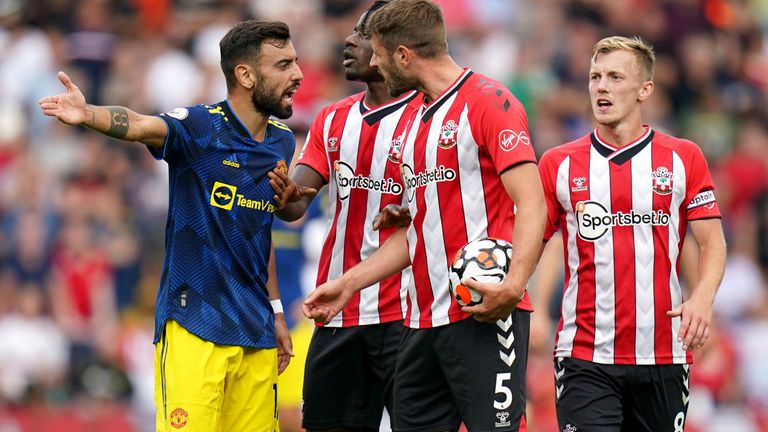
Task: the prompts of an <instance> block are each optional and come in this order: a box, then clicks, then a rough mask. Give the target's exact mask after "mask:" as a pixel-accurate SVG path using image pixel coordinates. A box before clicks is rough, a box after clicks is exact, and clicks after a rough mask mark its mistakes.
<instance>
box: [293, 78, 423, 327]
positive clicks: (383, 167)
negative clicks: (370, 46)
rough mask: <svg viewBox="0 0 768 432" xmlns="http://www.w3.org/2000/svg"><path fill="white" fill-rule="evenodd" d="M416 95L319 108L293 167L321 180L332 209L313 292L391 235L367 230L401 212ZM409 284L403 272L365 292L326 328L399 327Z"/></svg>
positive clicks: (360, 95)
mask: <svg viewBox="0 0 768 432" xmlns="http://www.w3.org/2000/svg"><path fill="white" fill-rule="evenodd" d="M416 94H417V93H416V92H411V93H408V94H406V95H403V96H401V97H400V98H397V99H395V100H393V101H390V102H389V103H387V104H384V105H381V106H379V107H377V108H376V109H369V108H368V107H366V106H365V103H364V102H363V97H364V96H365V93H358V94H356V95H353V96H350V97H347V98H346V99H343V100H341V101H339V102H336V103H334V104H331V105H329V106H327V107H325V108H323V110H322V111H320V114H318V116H317V117H316V118H315V121H314V122H313V123H312V126H311V127H310V130H309V136H308V137H307V141H306V143H305V145H304V148H303V149H302V152H301V155H300V156H299V159H298V161H297V163H298V164H303V165H306V166H308V167H310V168H312V169H313V170H315V171H317V172H318V173H319V174H320V175H321V176H322V177H323V179H324V180H325V182H326V183H328V184H329V188H328V194H329V198H330V202H331V203H332V204H331V205H330V212H329V214H328V224H327V227H326V234H325V240H324V244H323V249H322V255H321V256H320V263H319V268H318V272H317V284H318V285H321V284H323V283H325V282H327V281H330V280H334V279H337V278H339V277H340V276H341V274H342V273H343V272H345V271H347V270H349V269H350V268H352V267H354V266H355V265H356V264H357V263H359V262H360V261H362V260H364V259H365V258H367V257H368V256H370V255H371V254H372V253H373V252H375V251H376V249H378V248H379V246H381V245H382V244H384V242H385V241H386V240H387V238H388V237H389V236H390V235H391V234H392V232H394V228H390V229H384V230H379V231H373V230H372V229H371V225H372V224H373V219H374V218H375V217H376V215H378V214H379V212H380V211H381V209H383V208H384V207H385V206H386V205H388V204H402V194H403V185H402V183H401V181H400V179H401V177H400V173H399V153H400V149H401V143H402V138H403V133H404V131H405V127H406V125H407V119H408V118H409V117H410V113H411V112H413V111H415V110H416V109H417V108H418V106H419V102H418V101H415V99H416ZM395 155H396V156H395ZM331 173H333V174H334V175H333V176H331ZM410 281H411V273H410V269H407V270H405V271H403V272H402V273H398V274H395V275H392V276H390V277H388V278H386V279H384V280H382V281H381V282H379V283H376V284H374V285H372V286H370V287H367V288H364V289H363V290H361V291H359V292H358V293H356V294H355V296H354V297H353V298H352V300H350V302H349V303H348V304H347V306H346V307H345V308H344V310H342V312H341V313H339V314H338V315H336V317H334V319H333V320H332V321H331V322H330V323H328V324H326V326H328V327H350V326H358V325H366V324H378V323H385V322H390V321H396V320H402V319H403V317H404V313H405V304H404V301H405V300H404V297H405V288H406V286H407V285H408V284H409V283H410Z"/></svg>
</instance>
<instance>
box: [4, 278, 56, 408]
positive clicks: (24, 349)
mask: <svg viewBox="0 0 768 432" xmlns="http://www.w3.org/2000/svg"><path fill="white" fill-rule="evenodd" d="M12 283H15V281H14V282H12ZM8 294H11V295H10V296H9V297H10V298H11V299H12V300H15V304H16V306H15V308H14V310H13V311H12V312H10V313H7V314H2V315H0V399H7V400H10V401H13V402H15V403H22V402H25V401H30V400H31V399H36V400H44V399H45V398H46V397H50V396H51V395H49V394H46V393H48V392H51V391H52V390H53V389H56V388H57V387H58V388H61V387H62V386H63V385H64V378H65V377H66V372H67V366H68V362H69V346H68V345H69V342H68V338H67V335H66V334H65V333H64V332H63V331H62V330H61V327H60V326H59V325H57V323H56V322H54V321H53V320H51V319H50V317H48V316H47V315H46V313H45V312H46V309H47V302H46V299H47V297H46V295H45V292H43V288H42V286H41V285H39V284H38V283H36V282H34V281H32V282H28V283H24V284H19V285H18V288H16V289H15V290H14V292H12V293H4V295H8Z"/></svg>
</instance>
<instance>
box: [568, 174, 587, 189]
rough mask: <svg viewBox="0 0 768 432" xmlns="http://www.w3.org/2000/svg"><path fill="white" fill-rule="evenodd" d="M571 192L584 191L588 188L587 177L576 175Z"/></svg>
mask: <svg viewBox="0 0 768 432" xmlns="http://www.w3.org/2000/svg"><path fill="white" fill-rule="evenodd" d="M572 180H573V186H571V192H583V191H585V190H587V189H588V187H587V178H586V177H574V178H573V179H572Z"/></svg>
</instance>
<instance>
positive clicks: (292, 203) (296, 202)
mask: <svg viewBox="0 0 768 432" xmlns="http://www.w3.org/2000/svg"><path fill="white" fill-rule="evenodd" d="M267 177H269V185H270V186H271V187H272V190H273V191H275V195H274V196H273V197H272V199H274V200H275V202H276V203H277V208H278V210H277V211H276V212H275V214H277V217H279V218H280V219H282V220H284V221H288V222H292V221H295V220H297V219H298V218H300V217H302V216H304V213H306V211H307V207H309V204H311V203H312V199H314V198H315V195H317V191H318V190H320V188H321V187H323V177H322V176H321V175H320V174H318V173H317V172H316V171H315V170H313V169H311V168H308V167H306V166H304V165H297V166H296V167H295V168H294V171H293V177H292V178H288V175H287V174H286V173H284V172H283V170H281V169H280V168H275V169H273V170H272V171H270V172H268V173H267Z"/></svg>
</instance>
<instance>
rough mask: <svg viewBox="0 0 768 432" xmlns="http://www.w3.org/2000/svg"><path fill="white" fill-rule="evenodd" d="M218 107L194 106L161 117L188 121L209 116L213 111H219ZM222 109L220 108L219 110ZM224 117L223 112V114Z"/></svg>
mask: <svg viewBox="0 0 768 432" xmlns="http://www.w3.org/2000/svg"><path fill="white" fill-rule="evenodd" d="M217 107H218V105H205V104H199V105H192V106H187V107H178V108H174V109H172V110H170V111H166V112H163V113H160V117H166V118H169V117H170V118H174V119H176V120H179V121H185V120H188V119H190V120H191V119H197V118H199V117H202V116H208V115H211V114H212V111H215V110H216V109H217ZM219 109H220V108H219ZM222 115H223V112H222Z"/></svg>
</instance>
